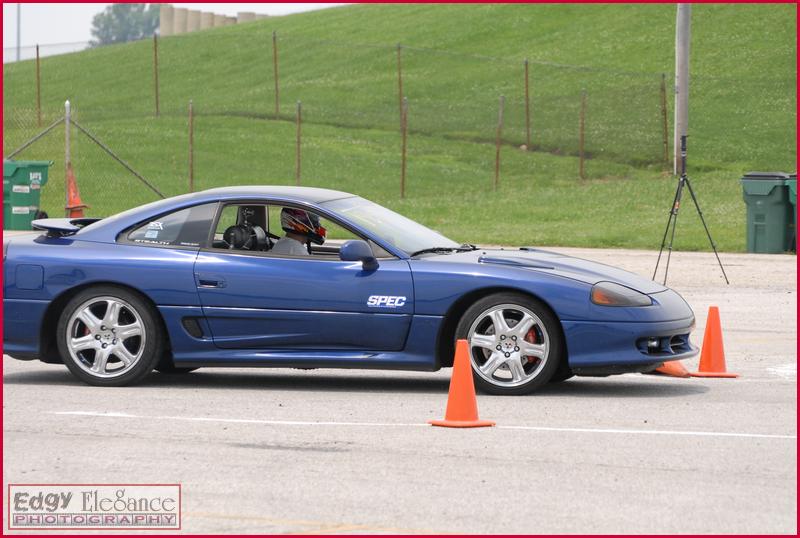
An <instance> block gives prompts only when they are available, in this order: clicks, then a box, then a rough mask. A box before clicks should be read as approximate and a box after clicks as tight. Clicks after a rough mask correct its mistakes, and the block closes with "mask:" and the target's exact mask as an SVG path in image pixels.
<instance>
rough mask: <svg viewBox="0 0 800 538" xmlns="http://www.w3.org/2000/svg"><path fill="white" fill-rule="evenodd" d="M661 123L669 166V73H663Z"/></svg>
mask: <svg viewBox="0 0 800 538" xmlns="http://www.w3.org/2000/svg"><path fill="white" fill-rule="evenodd" d="M661 124H662V126H663V132H662V138H663V144H664V165H666V166H669V125H668V122H667V75H665V74H664V73H661Z"/></svg>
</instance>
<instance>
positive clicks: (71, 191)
mask: <svg viewBox="0 0 800 538" xmlns="http://www.w3.org/2000/svg"><path fill="white" fill-rule="evenodd" d="M88 207H89V206H88V205H86V204H84V203H83V202H81V193H80V192H79V191H78V182H77V181H75V172H74V171H73V170H72V164H68V165H67V205H66V207H65V208H64V209H66V210H67V211H69V218H71V219H76V218H83V209H84V208H88Z"/></svg>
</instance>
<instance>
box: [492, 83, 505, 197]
mask: <svg viewBox="0 0 800 538" xmlns="http://www.w3.org/2000/svg"><path fill="white" fill-rule="evenodd" d="M505 105H506V98H505V96H503V95H501V96H500V106H499V110H498V112H497V137H496V139H495V154H494V190H497V185H498V184H499V183H500V144H501V143H502V140H503V112H504V109H505Z"/></svg>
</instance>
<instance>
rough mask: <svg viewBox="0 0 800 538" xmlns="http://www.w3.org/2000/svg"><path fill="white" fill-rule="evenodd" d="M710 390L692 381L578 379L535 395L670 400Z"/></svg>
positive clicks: (629, 377)
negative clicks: (670, 398)
mask: <svg viewBox="0 0 800 538" xmlns="http://www.w3.org/2000/svg"><path fill="white" fill-rule="evenodd" d="M709 390H710V388H709V387H708V386H706V385H705V384H703V383H702V382H701V381H697V380H694V381H693V380H690V379H678V378H674V379H670V380H662V379H654V376H649V375H643V374H629V375H625V376H610V377H605V378H597V377H575V378H572V379H570V380H569V381H565V382H562V383H549V384H547V385H545V386H544V387H542V388H540V389H539V390H538V391H537V392H536V394H534V395H533V396H536V395H540V396H547V397H556V398H559V397H564V398H575V397H581V398H606V397H613V398H669V397H674V396H691V395H693V394H705V393H706V392H708V391H709Z"/></svg>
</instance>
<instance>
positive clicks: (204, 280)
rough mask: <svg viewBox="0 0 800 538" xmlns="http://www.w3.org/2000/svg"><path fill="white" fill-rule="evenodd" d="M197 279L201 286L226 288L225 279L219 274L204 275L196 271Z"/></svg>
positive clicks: (198, 284) (198, 285)
mask: <svg viewBox="0 0 800 538" xmlns="http://www.w3.org/2000/svg"><path fill="white" fill-rule="evenodd" d="M194 277H195V280H196V281H197V287H199V288H224V287H225V279H224V278H222V277H220V276H217V275H202V274H199V273H195V275H194Z"/></svg>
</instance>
